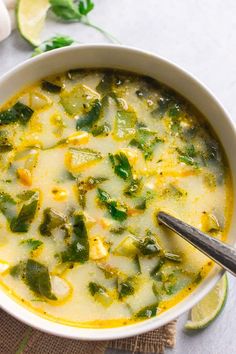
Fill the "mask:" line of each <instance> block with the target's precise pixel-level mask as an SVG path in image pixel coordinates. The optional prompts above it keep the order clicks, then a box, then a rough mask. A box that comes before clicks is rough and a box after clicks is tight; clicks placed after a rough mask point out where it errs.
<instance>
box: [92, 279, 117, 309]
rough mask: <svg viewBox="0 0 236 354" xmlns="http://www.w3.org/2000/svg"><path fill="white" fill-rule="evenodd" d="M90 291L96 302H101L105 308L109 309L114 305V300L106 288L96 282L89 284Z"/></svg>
mask: <svg viewBox="0 0 236 354" xmlns="http://www.w3.org/2000/svg"><path fill="white" fill-rule="evenodd" d="M88 289H89V292H90V294H91V295H92V296H93V297H94V299H95V301H98V302H100V303H101V304H102V305H103V306H105V307H108V306H110V305H111V304H112V302H113V300H112V298H111V297H110V296H109V294H108V292H107V290H106V288H105V287H104V286H102V285H100V284H98V283H95V282H90V283H89V284H88Z"/></svg>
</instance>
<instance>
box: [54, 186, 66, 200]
mask: <svg viewBox="0 0 236 354" xmlns="http://www.w3.org/2000/svg"><path fill="white" fill-rule="evenodd" d="M52 194H53V198H54V199H55V200H56V201H57V202H63V201H64V200H66V199H67V197H68V193H67V191H66V190H65V189H63V188H59V187H55V188H53V189H52Z"/></svg>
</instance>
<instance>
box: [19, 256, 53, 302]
mask: <svg viewBox="0 0 236 354" xmlns="http://www.w3.org/2000/svg"><path fill="white" fill-rule="evenodd" d="M25 282H26V284H27V285H28V286H29V288H30V289H31V290H32V291H33V292H34V293H35V294H37V295H41V296H43V297H46V298H47V299H50V300H57V298H56V296H55V295H54V294H52V288H51V282H50V277H49V272H48V268H47V267H45V266H44V265H43V264H41V263H39V262H36V261H34V260H33V259H28V261H27V262H26V266H25Z"/></svg>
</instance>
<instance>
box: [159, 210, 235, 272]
mask: <svg viewBox="0 0 236 354" xmlns="http://www.w3.org/2000/svg"><path fill="white" fill-rule="evenodd" d="M157 218H158V220H159V221H160V222H161V223H162V224H164V225H165V226H167V227H168V228H169V229H170V230H172V231H174V232H176V233H177V234H178V235H180V236H181V237H183V238H184V239H185V240H186V241H188V242H189V243H191V244H192V245H193V246H195V247H196V248H197V249H198V250H199V251H201V252H203V253H204V254H205V255H207V256H208V257H209V258H211V259H213V260H214V261H215V262H216V263H218V264H219V265H220V266H221V267H222V268H224V269H226V270H228V271H229V272H230V273H232V274H233V275H234V276H236V249H235V248H234V247H232V246H229V245H227V244H225V243H224V242H222V241H219V240H217V239H215V238H213V237H210V236H208V235H206V234H205V233H203V232H202V231H200V230H198V229H197V228H196V227H193V226H191V225H189V224H187V223H185V222H183V221H182V220H179V219H177V218H175V217H174V216H171V215H170V214H167V213H165V212H163V211H160V212H159V213H158V214H157Z"/></svg>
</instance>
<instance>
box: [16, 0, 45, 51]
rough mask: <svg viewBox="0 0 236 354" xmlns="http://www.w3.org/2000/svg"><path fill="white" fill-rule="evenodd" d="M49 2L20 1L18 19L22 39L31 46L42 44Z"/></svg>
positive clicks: (41, 0) (40, 0) (42, 0)
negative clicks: (42, 33)
mask: <svg viewBox="0 0 236 354" xmlns="http://www.w3.org/2000/svg"><path fill="white" fill-rule="evenodd" d="M49 7H50V3H49V0H37V1H32V0H18V4H17V10H16V17H17V24H18V29H19V31H20V34H21V35H22V37H24V38H25V39H26V40H27V41H28V42H29V43H30V44H32V45H33V46H37V45H39V44H40V42H41V40H40V35H41V32H42V30H43V28H44V23H45V19H46V15H47V11H48V9H49Z"/></svg>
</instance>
